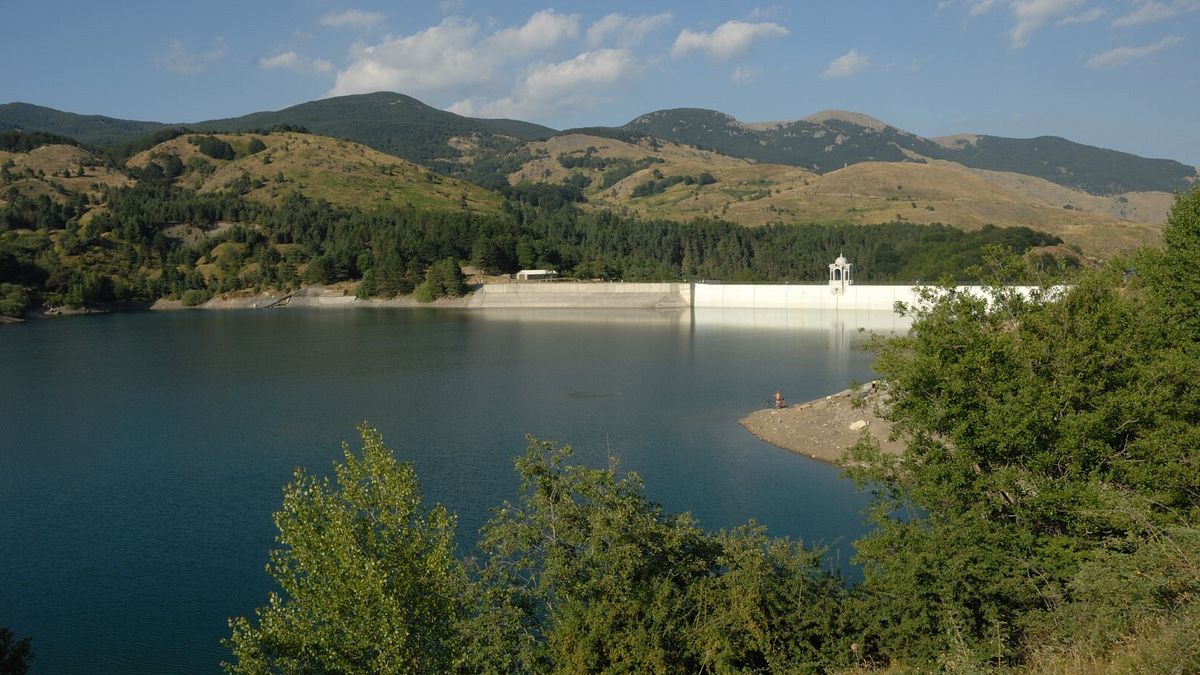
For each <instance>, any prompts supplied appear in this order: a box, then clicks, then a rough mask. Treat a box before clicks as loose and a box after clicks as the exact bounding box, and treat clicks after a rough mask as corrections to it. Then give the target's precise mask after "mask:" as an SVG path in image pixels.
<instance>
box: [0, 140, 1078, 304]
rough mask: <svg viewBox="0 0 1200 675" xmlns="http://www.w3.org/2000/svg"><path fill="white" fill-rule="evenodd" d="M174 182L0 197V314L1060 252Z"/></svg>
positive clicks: (896, 275) (555, 194)
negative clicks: (440, 207) (435, 278)
mask: <svg viewBox="0 0 1200 675" xmlns="http://www.w3.org/2000/svg"><path fill="white" fill-rule="evenodd" d="M213 141H215V139H212V137H195V144H197V145H199V146H200V149H201V151H202V152H205V153H224V152H229V150H228V148H227V147H224V146H226V145H227V144H222V143H220V142H215V143H214V142H213ZM182 170H183V167H182V164H181V163H180V162H178V160H176V161H175V162H174V163H172V162H165V163H163V164H162V165H159V164H154V163H152V164H149V165H147V166H146V167H145V168H143V169H138V170H134V171H132V172H131V173H132V175H133V176H134V177H135V178H136V179H137V182H136V183H135V184H134V185H131V186H120V187H108V188H105V189H104V190H103V192H102V193H101V194H100V196H99V197H88V196H86V195H82V194H69V195H65V196H57V197H53V198H52V197H51V196H50V195H39V196H27V195H25V194H24V193H22V192H20V191H18V190H16V189H15V188H14V189H10V190H9V192H8V194H7V195H6V203H5V204H4V206H3V207H0V313H4V314H9V315H16V314H19V313H20V312H21V311H22V310H23V309H28V308H32V307H35V306H38V305H45V306H69V307H82V306H92V307H96V306H117V305H120V304H121V303H131V304H135V305H136V304H142V305H144V304H148V303H151V302H153V301H154V300H157V299H159V298H185V299H187V300H188V301H189V304H191V303H194V304H198V303H200V302H203V301H204V300H206V299H208V298H209V297H212V296H213V295H216V294H221V293H230V292H235V291H240V290H254V291H261V290H264V289H275V290H285V291H286V290H291V289H295V288H297V287H298V286H300V285H302V284H328V283H333V282H339V281H352V282H357V283H358V284H359V285H358V293H359V295H361V296H364V297H367V296H377V295H383V296H391V295H396V294H409V293H413V292H414V290H415V289H417V287H419V286H420V285H421V284H422V283H423V282H424V281H425V278H426V274H427V270H428V269H430V268H431V266H433V265H434V264H435V263H439V262H440V261H445V260H452V261H455V262H456V263H458V264H459V265H467V264H469V265H474V266H476V267H477V268H480V269H482V270H485V271H487V272H488V273H491V274H511V273H513V272H516V271H517V270H519V269H522V268H552V269H556V270H559V271H560V273H562V274H563V275H564V276H565V277H568V278H576V279H602V280H625V281H667V280H680V279H720V280H726V281H736V282H784V281H790V282H819V281H820V280H822V279H824V276H825V273H826V272H825V270H826V266H827V265H828V264H829V261H831V260H833V258H835V257H837V256H838V255H839V254H844V255H846V256H848V257H849V258H850V259H851V260H852V261H854V263H855V265H856V267H857V269H858V270H860V273H859V276H858V279H859V281H860V282H862V283H893V282H895V283H908V282H915V281H922V280H923V281H933V280H937V279H941V278H943V277H945V278H950V279H953V280H957V281H965V280H969V279H971V278H972V275H971V270H972V269H973V268H975V267H977V266H978V265H979V264H980V262H981V261H982V253H983V251H984V249H985V248H986V247H987V246H989V245H1001V246H1004V247H1005V248H1007V249H1008V250H1011V251H1012V252H1014V253H1017V254H1025V253H1026V252H1028V251H1029V250H1030V249H1033V248H1036V247H1043V246H1050V245H1054V244H1058V243H1060V242H1059V240H1058V239H1057V238H1055V237H1052V236H1050V235H1046V234H1043V233H1039V232H1035V231H1032V230H1029V229H1027V228H995V227H984V228H982V229H980V230H976V231H972V232H964V231H962V230H959V229H957V228H953V227H949V226H937V225H934V226H920V225H914V224H911V223H889V224H883V225H844V226H837V225H805V224H793V225H773V226H768V227H764V228H758V229H747V228H743V227H740V226H738V225H735V224H732V223H728V222H723V221H719V220H696V221H691V222H676V221H668V220H643V219H639V218H633V217H628V216H624V215H620V214H616V213H613V212H607V211H601V212H596V211H585V210H582V209H580V208H579V204H578V203H579V202H580V201H581V200H582V199H583V197H582V195H581V194H580V192H579V190H578V189H577V188H572V187H570V186H563V185H548V184H522V185H516V186H509V187H507V188H505V189H504V190H503V194H504V195H505V196H506V197H507V201H506V203H505V208H504V212H503V213H501V214H496V215H493V214H482V213H475V212H471V211H469V210H466V209H462V210H459V211H457V212H446V211H427V210H426V211H420V210H416V209H413V208H392V209H387V210H379V211H370V212H368V211H364V210H358V209H351V208H345V207H339V206H334V205H331V204H329V203H326V202H324V201H321V200H313V199H310V198H307V197H305V196H304V195H302V194H300V193H299V192H294V193H292V194H291V195H290V196H288V197H286V198H284V199H283V201H282V203H280V204H278V205H267V204H263V203H260V202H255V201H251V200H248V199H245V198H243V197H242V196H241V194H240V193H241V192H244V191H245V190H247V189H249V187H250V186H249V185H245V186H242V187H241V189H239V186H238V185H237V184H234V185H232V186H231V188H230V189H229V190H226V191H222V192H218V193H203V194H202V193H197V192H193V191H190V190H187V189H184V188H181V187H179V186H177V185H175V184H173V183H172V179H174V178H175V176H176V175H178V173H179V172H180V171H182ZM704 178H705V177H704V176H701V177H700V179H699V180H704ZM96 202H99V204H100V205H102V206H103V208H96V206H97V203H96ZM93 211H94V212H93ZM185 231H190V232H191V235H190V236H188V235H185V234H183V233H184V232H185ZM1044 258H1045V260H1044V261H1043V262H1044V263H1046V264H1047V265H1049V266H1051V267H1057V266H1059V265H1067V266H1071V265H1075V264H1077V263H1078V260H1077V259H1076V258H1075V256H1074V255H1067V256H1059V257H1054V256H1044ZM426 295H428V294H426Z"/></svg>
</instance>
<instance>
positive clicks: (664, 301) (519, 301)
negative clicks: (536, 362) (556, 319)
mask: <svg viewBox="0 0 1200 675" xmlns="http://www.w3.org/2000/svg"><path fill="white" fill-rule="evenodd" d="M691 290H692V286H691V284H682V283H661V284H656V283H645V284H642V283H588V282H582V283H569V282H559V283H516V284H485V285H483V286H481V287H480V288H479V290H477V291H475V293H473V294H472V295H471V296H470V298H471V299H470V301H469V302H467V305H466V306H467V307H468V308H472V309H488V308H493V307H495V308H506V309H512V308H525V309H555V308H563V309H567V308H596V309H671V308H684V307H689V306H690V305H691V300H692V292H691Z"/></svg>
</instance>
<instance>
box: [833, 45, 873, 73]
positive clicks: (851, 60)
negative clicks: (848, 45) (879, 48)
mask: <svg viewBox="0 0 1200 675" xmlns="http://www.w3.org/2000/svg"><path fill="white" fill-rule="evenodd" d="M870 63H871V59H869V58H867V57H866V56H865V55H863V54H859V53H858V50H857V49H851V50H850V51H848V52H846V53H845V54H842V55H841V56H839V57H837V58H836V59H834V60H833V61H832V62H830V64H829V67H828V68H826V69H825V72H823V73H821V77H824V78H837V77H850V76H851V75H853V74H855V73H857V72H858V71H860V70H862V69H863V68H866V67H867V66H868V65H870Z"/></svg>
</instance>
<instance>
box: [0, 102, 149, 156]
mask: <svg viewBox="0 0 1200 675" xmlns="http://www.w3.org/2000/svg"><path fill="white" fill-rule="evenodd" d="M166 126H167V125H166V124H162V123H161V122H138V121H135V120H122V119H117V118H115V117H105V116H103V115H76V114H75V113H69V112H62V111H61V110H55V109H54V108H46V107H43V106H40V105H31V104H29V103H5V104H2V105H0V131H6V130H9V129H16V130H21V131H49V132H51V133H55V134H61V135H63V136H69V137H71V138H73V139H75V140H77V141H79V142H80V143H86V144H88V145H93V146H104V145H119V144H121V143H128V142H130V141H132V140H134V139H136V138H139V137H141V136H145V135H147V134H151V133H154V132H155V131H158V130H160V129H163V128H165V127H166Z"/></svg>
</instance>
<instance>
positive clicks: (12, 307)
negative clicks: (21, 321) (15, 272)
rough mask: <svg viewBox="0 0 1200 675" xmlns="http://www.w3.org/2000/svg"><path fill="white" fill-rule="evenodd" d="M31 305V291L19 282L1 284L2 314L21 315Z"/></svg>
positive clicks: (0, 310)
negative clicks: (19, 284)
mask: <svg viewBox="0 0 1200 675" xmlns="http://www.w3.org/2000/svg"><path fill="white" fill-rule="evenodd" d="M28 306H29V291H27V290H25V288H24V287H23V286H18V285H17V284H0V314H3V315H5V316H21V312H23V311H25V308H26V307H28Z"/></svg>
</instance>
